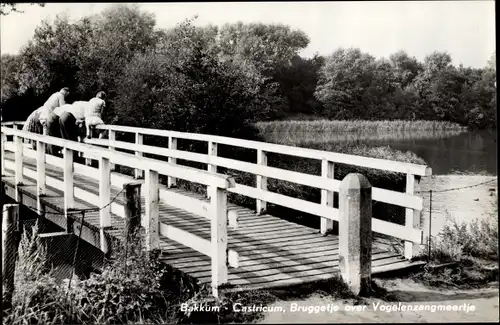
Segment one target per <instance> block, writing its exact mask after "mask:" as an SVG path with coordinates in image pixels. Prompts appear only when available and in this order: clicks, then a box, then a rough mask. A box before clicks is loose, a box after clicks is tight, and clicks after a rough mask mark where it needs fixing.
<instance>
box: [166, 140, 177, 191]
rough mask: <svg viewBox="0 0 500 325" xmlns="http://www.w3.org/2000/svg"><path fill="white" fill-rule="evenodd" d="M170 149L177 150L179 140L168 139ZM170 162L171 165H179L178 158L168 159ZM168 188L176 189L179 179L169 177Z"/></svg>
mask: <svg viewBox="0 0 500 325" xmlns="http://www.w3.org/2000/svg"><path fill="white" fill-rule="evenodd" d="M168 148H169V149H171V150H177V138H174V137H168ZM168 162H169V163H171V164H174V165H175V164H177V158H173V157H168ZM167 186H168V187H174V186H177V178H175V177H172V176H168V179H167Z"/></svg>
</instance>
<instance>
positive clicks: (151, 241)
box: [144, 169, 160, 250]
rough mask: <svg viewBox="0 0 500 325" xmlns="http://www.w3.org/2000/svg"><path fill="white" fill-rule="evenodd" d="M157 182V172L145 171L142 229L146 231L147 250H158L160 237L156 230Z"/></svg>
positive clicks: (158, 192)
mask: <svg viewBox="0 0 500 325" xmlns="http://www.w3.org/2000/svg"><path fill="white" fill-rule="evenodd" d="M158 182H159V178H158V172H157V171H154V170H151V169H149V170H146V175H145V187H146V193H145V194H146V195H145V196H146V215H145V220H144V228H145V229H146V249H147V250H152V249H158V248H160V237H159V229H158V222H159V220H158V215H159V200H160V196H159V195H160V189H159V187H158Z"/></svg>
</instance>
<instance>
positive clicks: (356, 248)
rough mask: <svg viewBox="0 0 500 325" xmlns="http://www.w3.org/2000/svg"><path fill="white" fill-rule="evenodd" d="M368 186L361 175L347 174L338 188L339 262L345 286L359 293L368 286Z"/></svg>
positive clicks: (369, 190)
mask: <svg viewBox="0 0 500 325" xmlns="http://www.w3.org/2000/svg"><path fill="white" fill-rule="evenodd" d="M371 254H372V187H371V184H370V182H369V181H368V179H366V177H365V176H363V175H361V174H357V173H356V174H349V175H347V176H346V177H345V178H344V179H343V180H342V183H341V184H340V190H339V265H340V273H341V275H342V278H343V280H344V281H345V282H346V283H347V285H348V286H349V289H350V290H351V291H352V292H353V293H354V294H355V295H359V294H362V293H366V292H367V291H369V290H370V287H371V263H372V258H371Z"/></svg>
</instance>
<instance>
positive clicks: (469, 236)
mask: <svg viewBox="0 0 500 325" xmlns="http://www.w3.org/2000/svg"><path fill="white" fill-rule="evenodd" d="M498 247H499V246H498V201H497V203H496V205H495V206H494V208H493V211H492V213H491V214H489V215H488V216H487V217H486V218H484V219H481V220H480V219H474V220H473V221H471V222H467V223H466V222H458V221H457V220H455V219H453V218H452V217H451V216H448V223H447V224H446V225H445V227H444V228H443V229H442V230H441V232H440V233H439V235H438V236H435V237H434V236H433V238H432V240H431V250H430V256H422V258H424V259H427V260H428V261H429V265H428V266H427V267H426V268H425V270H424V272H422V273H419V274H416V275H414V278H415V279H416V280H418V281H421V282H423V283H425V284H426V285H429V286H444V287H450V286H451V287H456V286H461V287H474V286H481V285H485V284H488V283H491V282H494V281H498V280H499V276H498V275H499V273H498V258H499V251H498ZM426 253H427V252H425V253H424V254H426ZM427 255H428V254H427Z"/></svg>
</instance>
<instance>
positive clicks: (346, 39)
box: [0, 0, 496, 68]
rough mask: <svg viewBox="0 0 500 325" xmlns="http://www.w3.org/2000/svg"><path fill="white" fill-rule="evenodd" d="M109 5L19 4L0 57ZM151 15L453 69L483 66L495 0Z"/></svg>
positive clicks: (197, 6) (225, 8)
mask: <svg viewBox="0 0 500 325" xmlns="http://www.w3.org/2000/svg"><path fill="white" fill-rule="evenodd" d="M110 5H111V4H110V3H47V4H46V5H45V7H39V6H30V5H28V4H20V5H19V9H21V10H23V11H24V13H11V14H9V15H7V16H1V17H0V20H1V21H0V28H1V38H0V44H1V53H2V54H4V53H10V54H15V53H19V50H20V49H21V48H22V46H24V45H25V44H27V42H28V41H29V40H30V39H31V38H32V37H33V34H34V31H35V28H36V27H37V26H38V25H39V24H40V23H41V21H42V20H44V19H47V20H52V19H54V18H55V16H56V15H57V14H62V13H66V14H67V15H68V17H69V18H70V19H72V20H78V19H80V18H82V17H84V16H87V15H91V14H95V13H99V12H100V11H102V10H103V9H105V8H106V7H108V6H110ZM139 6H140V8H141V9H142V10H145V11H149V12H152V13H154V14H155V17H156V23H157V27H159V28H168V27H173V26H175V25H176V24H177V23H179V22H181V21H182V20H184V19H185V18H190V17H193V16H194V15H198V19H197V22H196V25H199V26H203V25H207V24H214V25H223V24H225V23H235V22H237V21H242V22H243V23H250V22H263V23H280V24H285V25H289V26H290V27H291V28H292V29H300V30H302V31H304V32H305V33H306V34H307V35H308V36H309V38H310V43H309V46H308V47H307V48H306V49H304V50H303V51H302V52H301V53H300V54H301V55H302V56H305V57H311V56H312V55H314V53H318V54H321V55H329V54H331V53H333V52H334V51H335V50H336V49H338V48H340V47H342V48H348V47H357V48H360V49H361V50H362V51H363V52H368V53H369V54H371V55H373V56H375V57H377V58H380V57H386V58H387V57H389V55H390V54H392V53H395V52H397V51H399V50H405V51H406V52H407V53H408V54H409V55H410V56H415V57H416V58H417V59H419V60H421V61H423V59H424V58H425V56H426V55H428V54H430V53H432V52H433V51H440V52H448V53H449V54H450V55H451V57H452V59H453V64H455V65H459V64H463V65H464V66H466V67H468V66H470V67H474V68H482V67H484V66H485V65H486V62H487V61H488V60H489V59H490V58H491V55H492V54H493V52H494V51H495V50H496V47H495V4H494V1H492V0H491V1H486V0H484V1H482V0H475V1H383V2H377V1H363V2H361V1H360V2H357V1H351V2H335V1H331V2H329V1H326V2H311V1H309V2H254V3H252V2H224V3H222V2H219V3H218V2H197V3H187V2H182V3H175V2H171V3H144V2H143V3H139Z"/></svg>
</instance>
